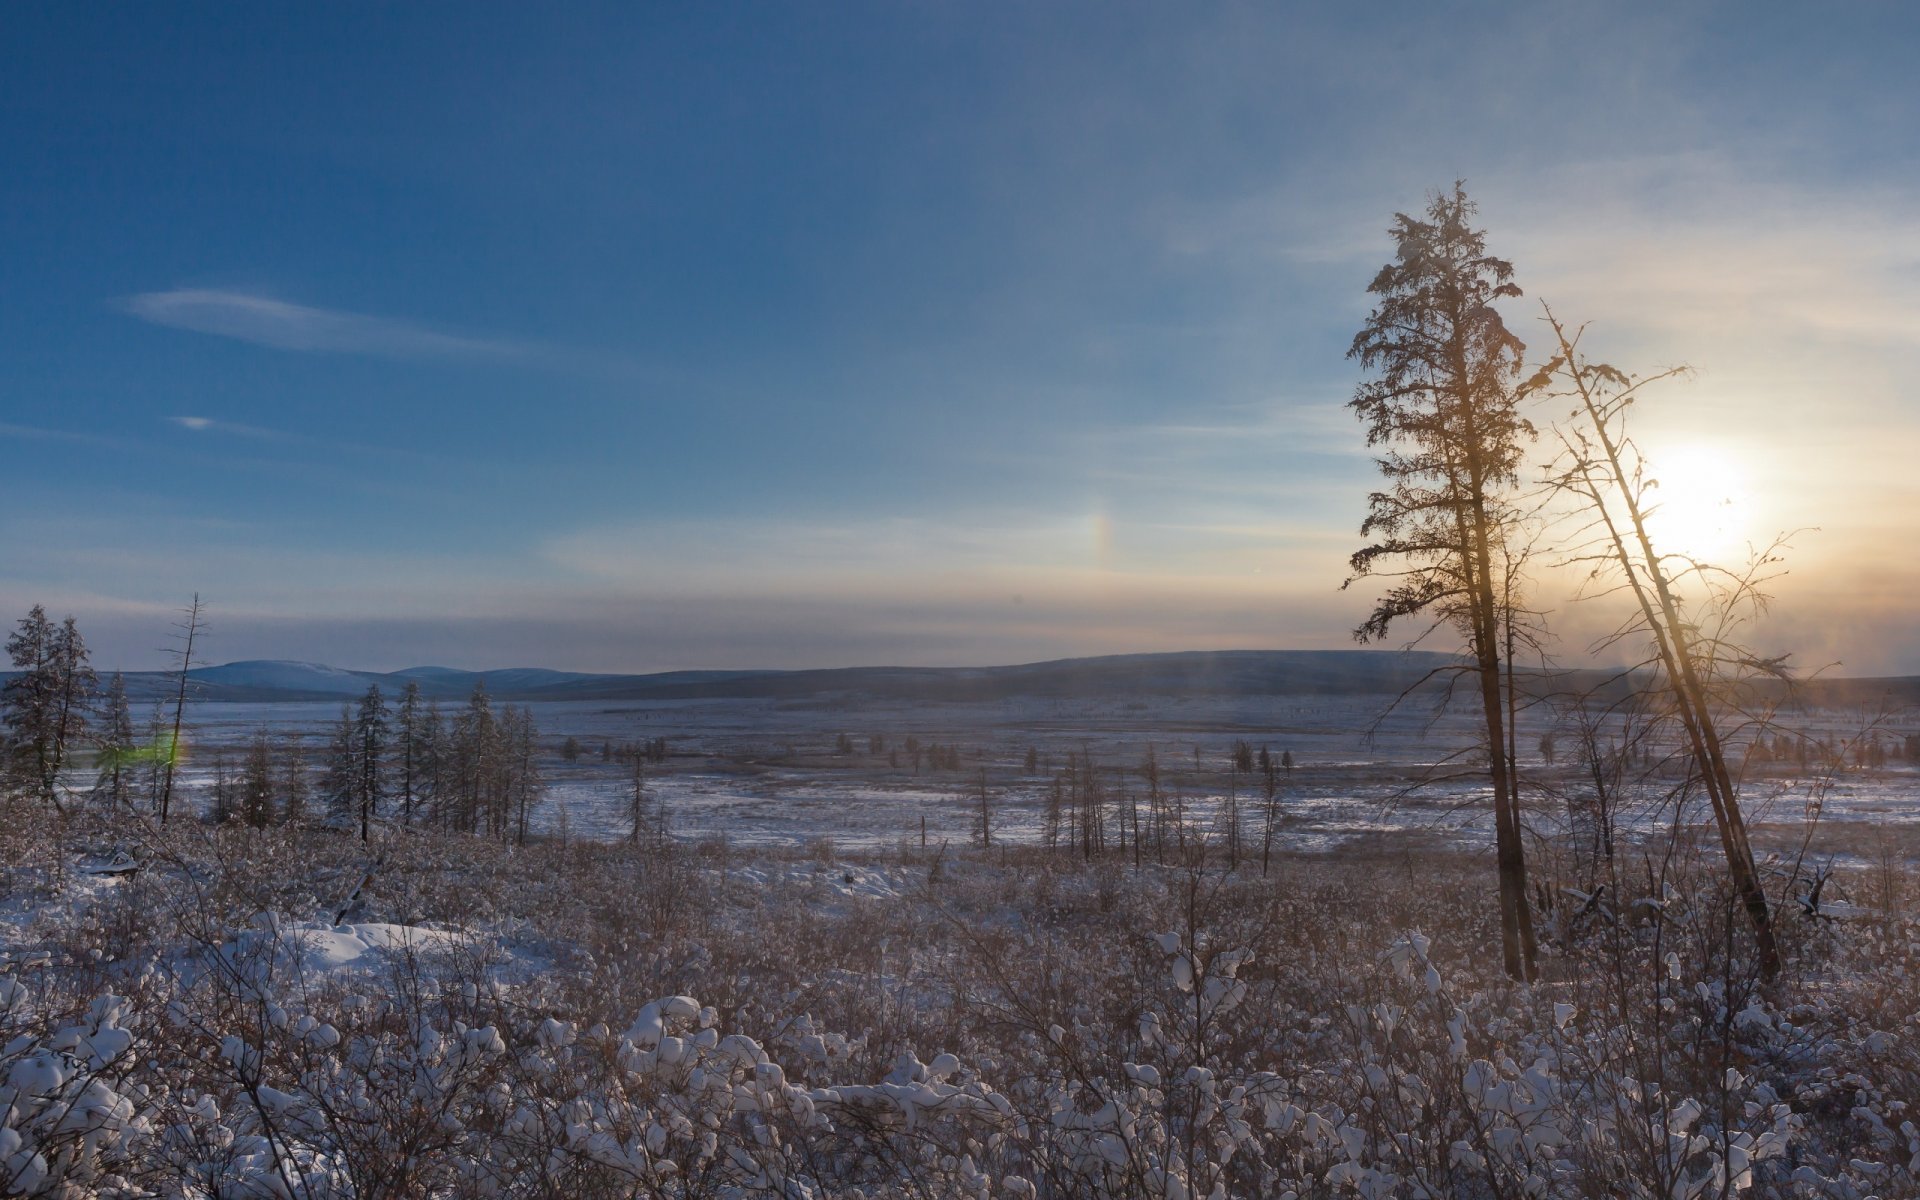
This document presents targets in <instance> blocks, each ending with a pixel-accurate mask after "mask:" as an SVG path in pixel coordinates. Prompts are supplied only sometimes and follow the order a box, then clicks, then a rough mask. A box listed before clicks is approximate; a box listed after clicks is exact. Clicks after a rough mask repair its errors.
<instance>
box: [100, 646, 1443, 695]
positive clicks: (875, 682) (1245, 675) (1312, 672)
mask: <svg viewBox="0 0 1920 1200" xmlns="http://www.w3.org/2000/svg"><path fill="white" fill-rule="evenodd" d="M1453 661H1455V660H1454V659H1453V658H1452V656H1449V655H1444V654H1435V653H1427V652H1396V651H1382V650H1221V651H1195V652H1186V653H1171V654H1123V655H1110V656H1106V657H1101V658H1068V659H1059V660H1056V661H1052V662H1039V663H1023V664H1019V665H1014V666H1004V667H842V668H834V669H826V670H808V671H745V670H735V671H663V672H658V673H654V674H648V675H611V674H609V675H596V674H588V673H584V672H578V671H553V670H547V669H544V668H539V667H511V668H502V669H499V670H489V671H466V670H460V669H458V668H454V667H433V666H425V667H409V668H407V669H405V670H402V671H353V670H347V669H343V668H340V667H334V666H328V665H326V664H323V663H309V662H293V661H286V660H280V659H250V660H246V661H243V662H231V663H223V664H221V665H219V666H209V667H196V668H194V669H193V671H192V672H191V675H190V678H191V679H192V694H193V695H194V696H195V697H196V698H197V699H201V700H214V701H231V702H241V701H251V702H256V703H258V702H268V701H316V700H321V701H324V700H336V701H338V700H349V699H352V698H353V697H355V696H358V695H361V694H362V693H364V692H365V691H366V690H367V688H368V686H369V685H371V684H378V685H380V689H381V691H383V692H385V693H387V694H388V695H389V696H392V695H397V694H398V693H399V692H400V691H401V690H402V689H404V688H405V687H406V686H407V685H408V684H409V683H416V684H418V685H419V687H420V690H421V692H422V693H424V694H426V695H428V696H432V697H435V698H437V699H443V700H445V699H459V698H464V697H465V696H467V695H469V694H471V693H472V691H473V689H474V686H475V684H477V683H481V682H484V683H485V685H486V688H487V691H488V693H489V694H490V695H492V696H494V697H496V698H498V699H503V700H514V701H527V700H688V699H794V698H803V697H809V696H827V695H843V696H848V697H861V696H864V697H869V698H875V699H892V700H929V701H933V700H947V701H965V700H995V699H1008V698H1012V697H1017V696H1049V697H1098V696H1115V695H1287V694H1319V695H1325V694H1339V693H1346V692H1378V691H1383V690H1398V689H1401V688H1404V687H1406V686H1408V685H1409V684H1411V683H1414V682H1417V681H1418V680H1419V679H1420V678H1422V677H1423V676H1425V675H1427V674H1428V673H1429V672H1431V671H1433V670H1435V669H1437V668H1440V667H1444V666H1446V665H1447V664H1449V663H1451V662H1453ZM174 686H175V681H174V678H173V677H172V676H171V675H168V674H166V673H164V672H157V671H155V672H135V673H131V674H129V675H128V676H127V692H128V694H129V696H131V697H132V698H133V699H135V700H136V701H150V700H154V699H158V698H161V697H165V696H170V695H172V694H173V689H174Z"/></svg>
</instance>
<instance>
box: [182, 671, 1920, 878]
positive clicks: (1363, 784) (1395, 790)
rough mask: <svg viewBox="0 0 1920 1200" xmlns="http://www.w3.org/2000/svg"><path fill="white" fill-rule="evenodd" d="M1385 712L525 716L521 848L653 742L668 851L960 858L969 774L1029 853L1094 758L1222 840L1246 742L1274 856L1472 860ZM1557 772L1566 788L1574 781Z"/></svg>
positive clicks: (604, 835)
mask: <svg viewBox="0 0 1920 1200" xmlns="http://www.w3.org/2000/svg"><path fill="white" fill-rule="evenodd" d="M1392 701H1393V697H1391V696H1387V695H1369V696H1342V697H1293V696H1282V697H1270V698H1258V699H1243V698H1233V699H1228V698H1219V697H1206V696H1199V697H1155V698H1152V699H1150V700H1122V701H1065V700H1047V699H1022V700H1015V701H1004V702H993V703H979V704H937V705H927V704H906V703H889V702H878V701H873V700H869V699H864V698H862V699H853V698H828V699H823V700H812V701H805V702H776V701H763V700H711V701H667V702H655V703H638V702H618V703H598V702H577V703H537V704H534V705H532V706H531V707H532V708H533V711H534V716H535V720H536V721H537V723H538V725H539V728H540V730H541V733H542V740H543V744H544V746H545V748H546V749H547V751H548V754H547V757H546V759H545V761H544V763H543V773H544V775H545V777H546V780H547V783H548V792H547V796H548V799H547V801H546V803H544V804H543V805H542V806H541V808H540V809H539V810H538V811H537V812H536V814H535V817H534V828H535V830H536V831H537V832H540V833H542V834H545V835H549V836H552V835H556V834H559V833H561V832H563V831H564V832H565V834H566V835H567V836H569V837H580V838H590V839H598V840H617V839H619V838H621V837H624V836H626V834H627V832H628V831H629V829H630V828H631V821H630V815H629V814H630V811H631V800H630V795H631V785H630V782H629V777H628V772H627V770H626V768H625V767H624V766H622V765H621V764H619V763H603V762H602V761H601V760H600V756H599V749H600V746H601V745H602V743H611V744H613V745H616V746H617V745H620V744H622V743H632V742H640V741H645V740H648V739H652V738H665V739H667V742H668V745H669V750H670V756H669V759H668V760H667V762H665V763H664V764H659V765H650V766H649V768H648V782H647V789H648V794H649V796H650V797H651V798H652V799H653V800H654V801H656V802H659V803H662V804H664V806H665V809H666V811H667V813H668V815H669V821H670V825H671V829H672V832H673V835H674V836H675V837H677V838H680V839H684V840H701V839H718V838H725V839H727V840H728V841H730V842H732V843H734V844H737V845H742V846H801V845H805V844H807V843H810V842H812V841H814V840H816V839H826V840H828V841H831V842H832V843H834V844H836V845H839V846H842V847H846V848H866V849H876V848H892V847H896V846H900V845H906V844H911V845H916V846H917V845H918V844H919V842H920V839H921V836H922V831H923V824H922V823H923V821H924V832H925V836H926V838H927V841H928V844H929V845H934V844H938V843H940V842H942V841H945V842H947V843H949V844H956V845H957V844H962V843H965V842H966V841H967V840H969V838H971V837H972V836H973V830H974V827H975V823H976V814H977V799H976V792H977V785H978V779H979V772H980V770H981V769H983V768H984V769H985V770H986V772H987V775H988V786H989V794H990V797H991V803H992V807H993V810H994V813H995V816H994V828H995V835H996V837H998V838H1002V839H1004V840H1007V841H1013V842H1033V841H1036V840H1038V838H1039V837H1040V832H1041V828H1042V814H1043V809H1044V805H1045V799H1046V795H1047V791H1048V787H1049V782H1050V780H1051V778H1052V776H1053V774H1054V773H1055V772H1056V771H1057V770H1058V769H1059V768H1060V767H1061V765H1062V764H1063V763H1064V762H1065V760H1066V759H1067V757H1068V756H1071V755H1082V754H1083V755H1087V756H1090V757H1091V759H1092V761H1093V762H1094V764H1095V766H1096V768H1097V769H1099V770H1101V771H1102V772H1106V773H1108V774H1109V776H1110V778H1111V779H1112V780H1113V781H1114V782H1115V783H1118V784H1121V785H1124V786H1125V787H1127V788H1129V789H1132V790H1133V791H1134V792H1135V793H1136V794H1137V793H1138V792H1139V790H1140V788H1141V787H1142V786H1143V785H1142V783H1141V781H1140V778H1139V773H1138V770H1137V768H1138V767H1139V766H1140V764H1141V763H1142V761H1143V760H1144V759H1145V757H1146V754H1147V752H1148V750H1149V748H1151V749H1152V750H1153V752H1154V754H1155V755H1156V757H1157V759H1158V762H1159V764H1160V769H1161V771H1162V776H1163V781H1164V782H1163V786H1164V787H1166V788H1167V789H1168V790H1169V791H1178V792H1179V794H1180V796H1181V800H1182V803H1183V805H1184V807H1185V808H1186V810H1187V813H1188V817H1189V820H1190V821H1191V822H1193V823H1194V825H1195V826H1197V827H1198V828H1201V829H1214V828H1216V827H1217V824H1218V813H1219V811H1220V809H1221V808H1222V806H1223V804H1224V802H1225V800H1226V797H1227V794H1228V790H1229V788H1232V789H1233V790H1234V791H1235V792H1236V793H1237V794H1238V797H1239V799H1240V801H1241V802H1242V804H1243V806H1244V807H1243V822H1245V823H1246V825H1247V827H1248V828H1249V829H1250V830H1256V831H1257V830H1258V828H1259V822H1260V820H1261V818H1260V816H1259V815H1258V813H1259V809H1260V805H1261V803H1262V801H1261V800H1260V799H1258V798H1256V797H1254V793H1255V792H1256V791H1257V789H1258V786H1259V784H1258V780H1257V779H1255V778H1253V777H1250V776H1246V775H1240V776H1238V777H1235V776H1234V775H1233V774H1232V773H1231V772H1230V771H1229V769H1228V764H1229V761H1230V755H1231V750H1232V746H1233V744H1234V742H1235V741H1238V740H1245V741H1246V742H1248V743H1250V744H1251V745H1252V746H1253V747H1255V748H1256V749H1258V748H1263V747H1264V748H1266V749H1268V750H1269V751H1270V752H1271V753H1272V755H1273V756H1274V757H1275V758H1278V757H1279V755H1280V754H1281V753H1282V752H1286V753H1290V754H1291V755H1292V756H1293V758H1294V761H1295V762H1296V764H1297V766H1296V767H1295V769H1294V770H1293V771H1292V772H1290V773H1284V774H1283V777H1282V788H1281V800H1280V811H1281V813H1282V814H1283V818H1282V820H1281V821H1280V823H1279V824H1278V826H1277V828H1276V832H1275V839H1274V841H1275V845H1276V847H1280V848H1284V849H1288V850H1292V851H1309V852H1314V851H1324V850H1328V849H1331V848H1333V847H1336V846H1340V845H1344V844H1346V843H1348V842H1349V841H1351V840H1353V839H1355V838H1366V837H1369V836H1373V835H1377V834H1382V833H1391V834H1396V835H1408V836H1414V837H1418V838H1421V839H1433V840H1439V841H1446V842H1456V843H1464V844H1469V845H1480V844H1484V843H1486V842H1488V841H1490V840H1491V836H1492V822H1491V817H1490V814H1489V812H1488V810H1487V806H1486V791H1485V787H1484V784H1483V782H1482V781H1481V780H1480V779H1479V778H1477V777H1475V776H1474V774H1473V773H1472V771H1471V770H1470V769H1467V768H1466V767H1465V766H1464V765H1461V766H1453V767H1448V766H1440V767H1436V766H1435V764H1436V763H1442V762H1443V761H1444V760H1445V759H1446V758H1447V757H1448V756H1449V755H1452V754H1455V753H1457V752H1459V751H1460V750H1461V749H1462V748H1463V747H1467V746H1471V745H1472V744H1473V741H1474V730H1473V728H1472V725H1471V721H1470V719H1469V717H1468V716H1467V715H1464V714H1462V713H1459V712H1454V713H1448V714H1444V715H1441V716H1439V717H1438V718H1436V717H1435V715H1434V714H1433V713H1432V712H1431V711H1430V710H1429V709H1427V708H1423V707H1420V706H1417V705H1411V706H1408V707H1405V708H1402V709H1400V710H1398V711H1395V712H1393V713H1391V714H1388V715H1386V716H1384V717H1383V715H1382V714H1383V713H1386V712H1387V710H1388V709H1389V707H1390V705H1391V704H1392ZM338 716H339V707H338V706H337V705H332V704H308V703H286V704H212V703H208V704H200V705H196V706H194V707H193V709H192V711H191V718H190V719H191V724H192V726H193V729H194V735H193V738H192V741H191V743H190V767H189V772H188V775H187V779H188V782H189V785H190V786H194V787H198V788H201V789H204V787H205V785H206V783H207V779H208V774H207V772H208V766H207V764H208V760H209V758H210V756H211V753H212V752H213V751H214V750H215V749H218V748H222V747H224V748H226V749H227V750H229V751H230V752H236V753H237V749H238V747H239V746H240V744H241V743H243V742H244V741H245V740H246V738H248V737H249V736H251V735H252V733H253V732H255V731H257V730H260V729H263V728H264V729H268V730H271V731H273V732H274V733H275V734H276V736H277V737H284V736H285V735H287V734H290V733H297V734H299V735H301V737H302V738H303V741H304V744H305V746H306V747H307V750H308V752H309V753H310V754H317V752H318V751H319V749H320V747H321V746H323V745H324V742H325V738H326V731H327V728H328V726H329V725H330V723H331V722H333V721H335V720H337V718H338ZM1860 720H1861V718H1860V717H1859V716H1858V715H1857V714H1849V713H1841V712H1829V713H1816V714H1809V715H1805V716H1801V717H1797V718H1793V719H1791V720H1790V721H1789V722H1788V724H1789V726H1790V727H1793V728H1798V729H1805V730H1806V731H1808V732H1810V733H1815V734H1818V735H1821V736H1835V735H1838V736H1846V735H1848V734H1849V733H1850V732H1851V731H1852V730H1854V729H1856V728H1857V727H1858V725H1859V723H1860ZM1912 724H1913V722H1912V721H1910V722H1909V725H1912ZM1539 728H1540V725H1539V722H1538V721H1537V720H1536V721H1534V722H1533V723H1532V724H1531V725H1528V726H1523V735H1522V738H1521V747H1522V758H1523V762H1524V763H1525V765H1527V766H1528V767H1529V768H1530V769H1533V770H1536V771H1537V770H1540V769H1541V768H1542V767H1543V766H1544V764H1543V763H1542V762H1541V761H1540V758H1539V754H1538V751H1537V749H1536V745H1535V743H1536V741H1537V738H1538V730H1539ZM1907 728H1908V726H1898V727H1897V728H1895V729H1893V732H1896V733H1898V732H1903V731H1904V730H1906V729H1907ZM843 733H844V734H847V735H849V736H850V737H851V738H852V740H853V742H854V746H855V751H854V753H852V754H850V755H849V754H837V753H835V752H834V749H835V743H836V740H837V738H838V736H839V735H841V734H843ZM569 736H571V737H575V738H577V739H579V741H580V743H581V745H582V755H581V758H580V760H579V761H578V762H575V763H566V762H563V761H562V760H561V759H560V758H559V757H558V756H557V754H555V753H554V751H556V750H557V748H558V746H559V744H560V742H561V741H562V740H564V739H565V738H567V737H569ZM873 736H878V737H881V738H883V739H884V740H885V744H886V746H887V748H888V750H889V751H891V752H892V753H893V755H894V756H895V758H894V759H893V761H891V762H890V761H889V757H888V754H887V753H884V752H883V753H880V754H872V753H869V752H868V751H867V747H868V744H869V741H868V739H869V738H870V737H873ZM909 736H911V737H914V738H917V739H918V740H919V741H920V742H921V743H940V744H943V745H949V744H951V745H958V746H959V747H960V748H961V751H962V762H961V766H960V768H959V769H958V770H934V769H932V768H931V767H923V768H922V769H921V770H919V771H916V770H914V768H913V766H912V765H911V762H910V759H909V756H908V755H907V753H906V751H905V748H904V747H905V742H906V739H907V738H908V737H909ZM1029 748H1032V749H1033V750H1034V751H1036V753H1037V755H1038V758H1039V769H1038V770H1037V771H1034V772H1028V771H1027V770H1026V769H1025V756H1026V753H1027V751H1028V749H1029ZM1196 750H1198V752H1199V757H1198V759H1197V760H1196V759H1195V757H1194V754H1195V751H1196ZM1560 765H1561V769H1562V771H1563V772H1565V771H1569V770H1570V769H1571V768H1570V767H1569V765H1568V764H1567V763H1565V762H1564V761H1563V762H1562V763H1561V764H1560ZM1816 783H1817V786H1816ZM1745 797H1746V804H1747V807H1748V812H1749V816H1750V819H1751V820H1752V821H1753V822H1754V823H1755V824H1756V825H1759V826H1763V827H1764V826H1773V827H1774V829H1773V830H1772V832H1771V834H1770V835H1768V834H1766V833H1765V831H1764V830H1763V838H1764V837H1769V836H1770V837H1771V840H1772V841H1775V842H1779V843H1781V844H1786V843H1789V842H1791V841H1792V840H1793V839H1794V837H1795V834H1796V831H1798V830H1799V829H1800V828H1801V827H1803V826H1804V824H1805V821H1806V818H1807V815H1808V813H1809V810H1810V806H1812V805H1816V804H1817V805H1818V812H1819V816H1820V820H1821V821H1822V822H1823V823H1842V824H1844V823H1859V824H1862V825H1875V826H1877V825H1884V824H1888V823H1906V822H1913V821H1915V820H1920V774H1916V772H1915V770H1914V768H1913V767H1912V765H1911V764H1904V763H1898V762H1896V763H1895V764H1893V765H1892V766H1891V767H1890V768H1888V769H1886V770H1881V771H1874V772H1851V773H1842V774H1840V775H1838V776H1835V777H1832V778H1823V779H1820V780H1818V781H1810V780H1808V779H1806V778H1802V777H1798V776H1793V775H1788V774H1767V773H1765V772H1757V773H1756V774H1755V775H1754V777H1753V778H1752V779H1751V780H1750V782H1749V785H1748V786H1747V788H1746V792H1745ZM1528 815H1529V820H1530V822H1531V823H1532V824H1533V825H1534V826H1535V827H1536V828H1537V829H1539V830H1540V831H1542V832H1543V833H1544V832H1551V831H1553V830H1555V829H1558V828H1560V827H1561V826H1563V825H1564V823H1565V814H1564V811H1563V806H1562V805H1561V804H1560V803H1559V802H1557V801H1555V800H1553V799H1551V798H1549V797H1544V796H1542V797H1536V798H1535V799H1534V800H1533V801H1532V802H1531V804H1530V808H1529V814H1528ZM1693 815H1696V816H1697V815H1698V814H1693ZM1672 816H1673V814H1672V812H1671V810H1667V809H1642V810H1633V811H1628V812H1625V813H1623V814H1621V819H1622V821H1623V823H1625V824H1627V825H1629V826H1635V825H1637V826H1640V827H1649V826H1660V825H1665V824H1668V823H1671V821H1672Z"/></svg>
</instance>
